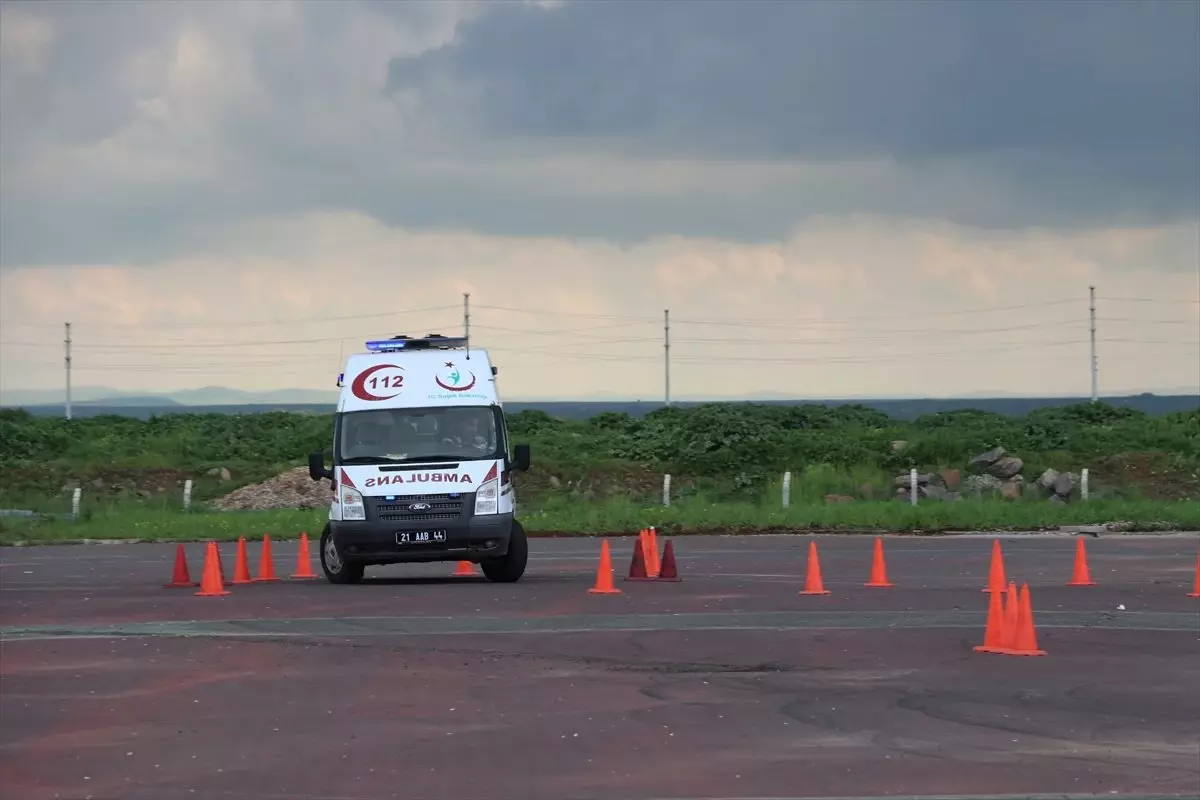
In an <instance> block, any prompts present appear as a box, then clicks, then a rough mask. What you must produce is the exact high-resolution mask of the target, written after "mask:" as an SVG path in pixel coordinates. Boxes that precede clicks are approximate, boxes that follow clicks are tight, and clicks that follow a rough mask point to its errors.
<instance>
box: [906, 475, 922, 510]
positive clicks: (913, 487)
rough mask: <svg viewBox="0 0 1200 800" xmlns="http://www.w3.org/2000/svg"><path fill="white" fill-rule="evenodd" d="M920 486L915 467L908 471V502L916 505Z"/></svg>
mask: <svg viewBox="0 0 1200 800" xmlns="http://www.w3.org/2000/svg"><path fill="white" fill-rule="evenodd" d="M918 488H919V484H918V483H917V471H916V470H915V469H910V470H909V471H908V502H910V503H912V504H913V505H914V506H915V505H916V504H917V489H918Z"/></svg>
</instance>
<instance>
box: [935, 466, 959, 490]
mask: <svg viewBox="0 0 1200 800" xmlns="http://www.w3.org/2000/svg"><path fill="white" fill-rule="evenodd" d="M939 474H940V475H941V476H942V483H943V484H945V486H946V488H947V489H950V490H951V491H953V490H955V489H957V488H958V485H959V484H960V483H962V471H961V470H957V469H944V470H942V471H941V472H940V473H939Z"/></svg>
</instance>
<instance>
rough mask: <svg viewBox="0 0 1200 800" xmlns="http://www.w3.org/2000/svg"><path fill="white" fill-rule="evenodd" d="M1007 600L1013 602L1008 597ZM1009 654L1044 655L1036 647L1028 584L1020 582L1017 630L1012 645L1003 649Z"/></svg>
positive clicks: (1035, 633)
mask: <svg viewBox="0 0 1200 800" xmlns="http://www.w3.org/2000/svg"><path fill="white" fill-rule="evenodd" d="M1009 602H1010V603H1011V602H1014V600H1013V599H1010V600H1009ZM1005 654H1006V655H1010V656H1044V655H1046V651H1045V650H1039V649H1038V642H1037V628H1036V626H1035V625H1034V624H1033V601H1032V600H1030V599H1029V584H1028V583H1023V584H1021V599H1020V601H1019V602H1018V606H1017V630H1016V633H1015V635H1014V636H1013V642H1012V646H1011V647H1010V648H1009V649H1007V650H1006V651H1005Z"/></svg>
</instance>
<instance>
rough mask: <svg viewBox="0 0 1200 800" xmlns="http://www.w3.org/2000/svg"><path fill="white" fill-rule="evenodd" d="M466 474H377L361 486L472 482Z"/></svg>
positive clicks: (366, 487)
mask: <svg viewBox="0 0 1200 800" xmlns="http://www.w3.org/2000/svg"><path fill="white" fill-rule="evenodd" d="M472 482H473V481H472V480H471V476H470V475H467V474H462V475H455V474H453V473H446V472H414V473H412V474H411V475H404V474H401V473H397V474H395V475H378V476H376V477H374V478H367V480H366V481H365V482H364V483H363V488H365V489H371V488H374V487H376V486H391V485H393V484H397V483H472Z"/></svg>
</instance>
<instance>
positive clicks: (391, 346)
mask: <svg viewBox="0 0 1200 800" xmlns="http://www.w3.org/2000/svg"><path fill="white" fill-rule="evenodd" d="M466 346H467V337H465V336H429V337H426V338H424V339H380V340H376V341H371V342H367V350H369V351H370V352H372V353H394V352H397V351H399V350H433V349H439V350H440V349H451V348H456V347H466Z"/></svg>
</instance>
